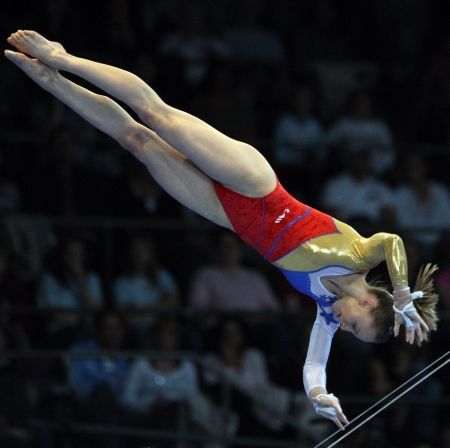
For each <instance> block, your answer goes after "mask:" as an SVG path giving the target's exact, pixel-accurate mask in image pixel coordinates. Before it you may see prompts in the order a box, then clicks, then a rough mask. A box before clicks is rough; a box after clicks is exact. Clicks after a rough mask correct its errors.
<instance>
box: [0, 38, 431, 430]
mask: <svg viewBox="0 0 450 448" xmlns="http://www.w3.org/2000/svg"><path fill="white" fill-rule="evenodd" d="M7 40H8V42H9V44H11V45H12V46H14V47H15V48H16V49H17V50H19V52H15V51H10V50H6V51H5V55H6V57H7V58H8V59H9V60H11V61H12V62H13V63H15V64H16V65H17V66H18V67H19V68H20V69H22V70H23V71H24V72H25V74H27V75H28V76H29V77H30V78H31V79H32V80H33V81H35V82H36V83H37V84H38V85H40V86H41V87H42V88H43V89H45V90H47V91H48V92H50V93H51V94H52V95H54V96H55V97H56V98H58V99H59V100H61V101H62V102H63V103H65V104H66V105H67V106H68V107H70V108H71V109H73V110H74V111H75V112H76V113H77V114H79V115H80V116H81V117H83V118H84V119H85V120H87V121H88V122H89V123H91V124H92V125H93V126H95V127H96V128H98V129H99V130H101V131H103V132H105V133H106V134H107V135H109V136H111V137H112V138H114V139H115V140H116V141H117V142H118V143H119V144H120V145H121V146H122V147H124V148H125V149H126V150H128V151H129V152H130V153H131V154H133V155H134V156H135V157H136V158H137V159H139V160H140V161H141V162H142V163H143V164H145V166H146V167H147V169H148V171H149V172H150V174H151V175H152V176H153V177H154V179H155V180H156V181H157V182H158V183H159V184H160V186H161V187H162V188H163V189H164V190H165V191H166V192H167V193H169V194H170V195H171V196H172V197H173V198H175V199H176V200H177V201H179V202H180V203H181V204H183V205H184V206H186V207H188V208H190V209H191V210H193V211H195V212H197V213H198V214H200V215H201V216H203V217H205V218H207V219H209V220H210V221H212V222H214V223H216V224H218V225H220V226H223V227H226V228H228V229H231V230H232V231H234V232H236V233H237V234H238V235H239V236H240V237H241V238H242V239H243V240H244V241H245V242H247V243H248V244H249V245H251V246H252V247H254V248H255V249H256V250H257V251H258V252H259V253H260V254H261V255H262V256H263V257H264V258H265V259H266V260H267V261H269V262H270V263H271V264H273V265H274V266H276V267H277V268H278V269H280V270H281V271H282V272H283V273H284V275H285V276H286V278H287V279H288V281H289V282H290V283H291V284H292V285H293V286H294V287H295V288H296V289H298V290H299V291H301V292H302V293H305V294H307V295H309V296H310V297H311V298H313V299H314V300H315V301H316V303H317V318H316V320H315V322H314V325H313V328H312V331H311V336H310V343H309V348H308V353H307V357H306V362H305V365H304V369H303V382H304V385H305V390H306V393H307V395H308V397H309V399H310V400H311V402H312V403H313V406H314V407H315V409H316V412H317V413H318V414H320V415H322V416H324V417H326V418H329V419H330V420H332V421H334V422H335V423H336V425H337V426H338V427H339V428H341V429H343V428H344V425H346V424H347V423H348V420H347V418H346V417H345V415H344V414H343V412H342V409H341V407H340V404H339V400H338V399H337V398H336V397H335V396H334V395H333V394H330V393H328V391H327V389H326V371H325V369H326V363H327V360H328V355H329V351H330V347H331V341H332V338H333V335H334V333H335V332H336V330H337V329H338V328H341V329H342V330H344V331H349V332H351V333H353V334H354V335H355V336H356V337H357V338H359V339H361V340H362V341H366V342H383V341H385V340H387V339H388V338H389V336H390V334H391V333H392V332H393V333H394V335H395V336H398V334H399V328H400V325H401V324H404V325H405V335H406V341H407V342H409V343H411V344H412V343H414V341H416V342H417V343H418V344H419V345H420V344H421V342H422V341H424V340H428V338H429V333H430V331H431V330H436V323H437V314H436V303H437V300H438V298H437V295H436V294H435V293H434V291H433V284H432V280H431V275H432V274H433V272H434V271H435V270H436V269H437V267H436V266H433V265H430V264H429V265H427V266H425V267H423V268H422V270H421V272H420V273H419V276H418V279H417V282H416V286H415V290H416V291H415V292H414V293H411V292H410V289H409V287H408V280H407V269H408V268H407V260H406V255H405V250H404V247H403V242H402V240H401V238H400V237H399V236H397V235H393V234H389V233H377V234H375V235H373V236H371V237H370V238H364V237H362V236H361V235H359V234H358V233H357V232H356V231H355V230H354V229H353V228H351V227H350V226H348V225H347V224H345V223H343V222H340V221H338V220H337V219H334V218H332V217H331V216H329V215H326V214H324V213H322V212H320V211H318V210H315V209H313V208H311V207H309V206H307V205H305V204H303V203H301V202H299V201H297V200H296V199H294V198H293V197H292V196H291V195H289V193H287V192H286V191H285V190H284V189H283V187H282V186H281V184H280V183H279V182H278V179H277V177H276V174H275V173H274V171H273V169H272V168H271V166H270V165H269V163H268V162H267V160H266V159H265V158H264V157H263V156H262V155H261V154H260V153H259V152H258V151H257V150H256V149H255V148H253V147H252V146H250V145H248V144H245V143H242V142H239V141H236V140H233V139H231V138H229V137H227V136H225V135H223V134H222V133H220V132H219V131H218V130H216V129H214V128H213V127H211V126H209V125H208V124H206V123H204V122H203V121H201V120H199V119H198V118H196V117H194V116H192V115H189V114H188V113H186V112H182V111H180V110H177V109H175V108H173V107H171V106H169V105H167V104H166V103H165V102H164V101H163V100H162V99H161V98H160V97H159V96H158V95H157V94H156V92H155V91H154V90H153V89H152V88H151V87H149V86H148V85H147V84H145V83H144V81H142V80H141V79H140V78H138V77H137V76H135V75H134V74H132V73H130V72H127V71H125V70H122V69H119V68H116V67H112V66H109V65H105V64H100V63H97V62H94V61H90V60H87V59H82V58H79V57H75V56H73V55H71V54H69V53H67V52H66V51H65V49H64V48H63V47H62V46H61V45H60V44H59V43H56V42H51V41H48V40H47V39H45V38H44V37H42V36H41V35H40V34H38V33H36V32H34V31H22V30H19V31H17V32H16V33H13V34H12V35H11V36H10V37H9V38H8V39H7ZM59 71H65V72H70V73H72V74H75V75H77V76H79V77H81V78H83V79H85V80H87V81H89V82H90V83H92V84H94V85H95V86H97V87H99V88H100V89H102V90H103V91H105V92H106V93H107V94H109V95H110V96H112V97H114V98H117V99H118V100H120V101H122V102H123V103H125V104H126V105H128V106H129V107H130V108H131V109H132V110H133V111H134V112H135V113H137V115H138V116H139V118H140V119H141V120H142V122H143V123H144V124H145V126H144V125H143V124H141V123H138V122H137V121H135V120H134V119H133V118H132V117H131V116H130V115H129V114H128V113H127V112H126V111H125V110H124V109H123V108H122V107H120V106H119V105H118V104H117V103H116V102H114V101H113V100H112V99H110V98H109V97H107V96H103V95H98V94H95V93H93V92H91V91H89V90H87V89H85V88H83V87H81V86H79V85H77V84H75V83H74V82H72V81H70V80H68V79H66V78H65V77H63V76H62V75H61V74H60V72H59ZM382 261H386V263H387V267H388V271H389V276H390V280H391V283H392V288H393V294H392V295H391V294H390V293H389V292H388V291H387V290H386V289H383V288H380V287H376V286H373V285H370V284H369V283H367V282H366V275H367V273H368V271H369V270H370V269H372V268H373V267H375V266H376V265H378V264H379V263H380V262H382ZM413 299H416V300H414V302H413Z"/></svg>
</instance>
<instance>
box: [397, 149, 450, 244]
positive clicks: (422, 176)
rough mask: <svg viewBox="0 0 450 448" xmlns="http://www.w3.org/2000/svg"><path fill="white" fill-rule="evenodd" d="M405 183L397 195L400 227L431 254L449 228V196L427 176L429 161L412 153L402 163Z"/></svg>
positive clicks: (440, 185)
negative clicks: (441, 234) (442, 234)
mask: <svg viewBox="0 0 450 448" xmlns="http://www.w3.org/2000/svg"><path fill="white" fill-rule="evenodd" d="M400 170H402V171H403V178H404V182H403V183H401V184H400V186H399V187H398V189H397V192H396V206H395V212H396V216H397V220H398V222H399V224H400V226H402V227H404V228H405V230H407V231H409V232H410V235H411V236H413V237H414V238H415V239H416V240H417V241H418V242H420V243H422V245H423V246H424V247H425V248H427V249H428V250H429V251H431V250H432V249H433V247H434V246H435V244H436V243H437V241H438V240H439V238H440V233H441V232H442V231H444V230H446V229H448V228H449V227H450V195H449V192H448V189H447V187H446V186H445V185H442V184H440V183H438V182H436V181H434V180H433V179H432V178H430V177H429V175H428V167H427V160H426V159H425V158H424V157H423V156H421V155H420V154H418V153H410V154H408V155H407V156H406V158H405V159H404V160H403V161H402V166H401V167H400Z"/></svg>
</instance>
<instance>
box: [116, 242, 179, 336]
mask: <svg viewBox="0 0 450 448" xmlns="http://www.w3.org/2000/svg"><path fill="white" fill-rule="evenodd" d="M126 271H127V272H126V273H124V274H123V275H122V276H120V277H118V278H117V279H116V280H115V281H114V300H115V304H116V306H117V308H119V309H120V310H122V311H124V312H133V311H134V312H135V313H134V314H130V315H129V317H128V323H129V324H130V326H131V329H132V330H133V331H134V333H135V336H136V337H137V340H139V339H140V338H141V337H142V336H143V335H144V334H146V332H147V331H148V329H149V326H150V325H151V323H152V322H153V315H152V314H148V313H149V311H150V310H151V308H174V307H177V306H178V305H179V291H178V287H177V285H176V283H175V280H174V278H173V276H172V274H171V273H170V272H169V271H168V270H167V269H165V268H164V267H162V266H161V265H160V264H159V261H158V255H157V250H156V247H155V244H154V242H153V241H152V240H150V239H149V238H144V237H141V236H135V237H133V238H131V240H130V242H129V245H128V261H127V264H126ZM145 311H147V313H145Z"/></svg>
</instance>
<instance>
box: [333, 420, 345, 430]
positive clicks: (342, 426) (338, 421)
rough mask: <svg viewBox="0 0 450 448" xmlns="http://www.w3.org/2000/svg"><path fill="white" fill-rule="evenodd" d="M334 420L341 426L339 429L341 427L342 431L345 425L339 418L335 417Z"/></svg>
mask: <svg viewBox="0 0 450 448" xmlns="http://www.w3.org/2000/svg"><path fill="white" fill-rule="evenodd" d="M333 422H334V423H336V425H337V426H338V427H339V429H341V430H342V431H343V430H344V429H345V427H344V425H343V424H342V423H341V421H340V420H339V419H338V418H337V417H334V418H333Z"/></svg>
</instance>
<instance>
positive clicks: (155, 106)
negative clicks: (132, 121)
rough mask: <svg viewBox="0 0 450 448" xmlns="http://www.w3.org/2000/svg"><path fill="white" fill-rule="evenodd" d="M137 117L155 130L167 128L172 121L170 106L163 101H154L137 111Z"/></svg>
mask: <svg viewBox="0 0 450 448" xmlns="http://www.w3.org/2000/svg"><path fill="white" fill-rule="evenodd" d="M137 113H138V115H139V118H140V119H141V120H142V121H143V122H144V123H145V125H146V126H148V127H149V128H150V129H152V130H154V131H155V132H158V131H162V130H164V129H167V128H168V127H169V126H170V124H171V122H172V115H173V114H172V113H171V107H170V106H168V105H167V104H166V103H164V102H163V101H156V102H155V101H154V102H152V103H151V104H149V105H145V106H143V107H141V108H140V109H139V110H138V111H137Z"/></svg>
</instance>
